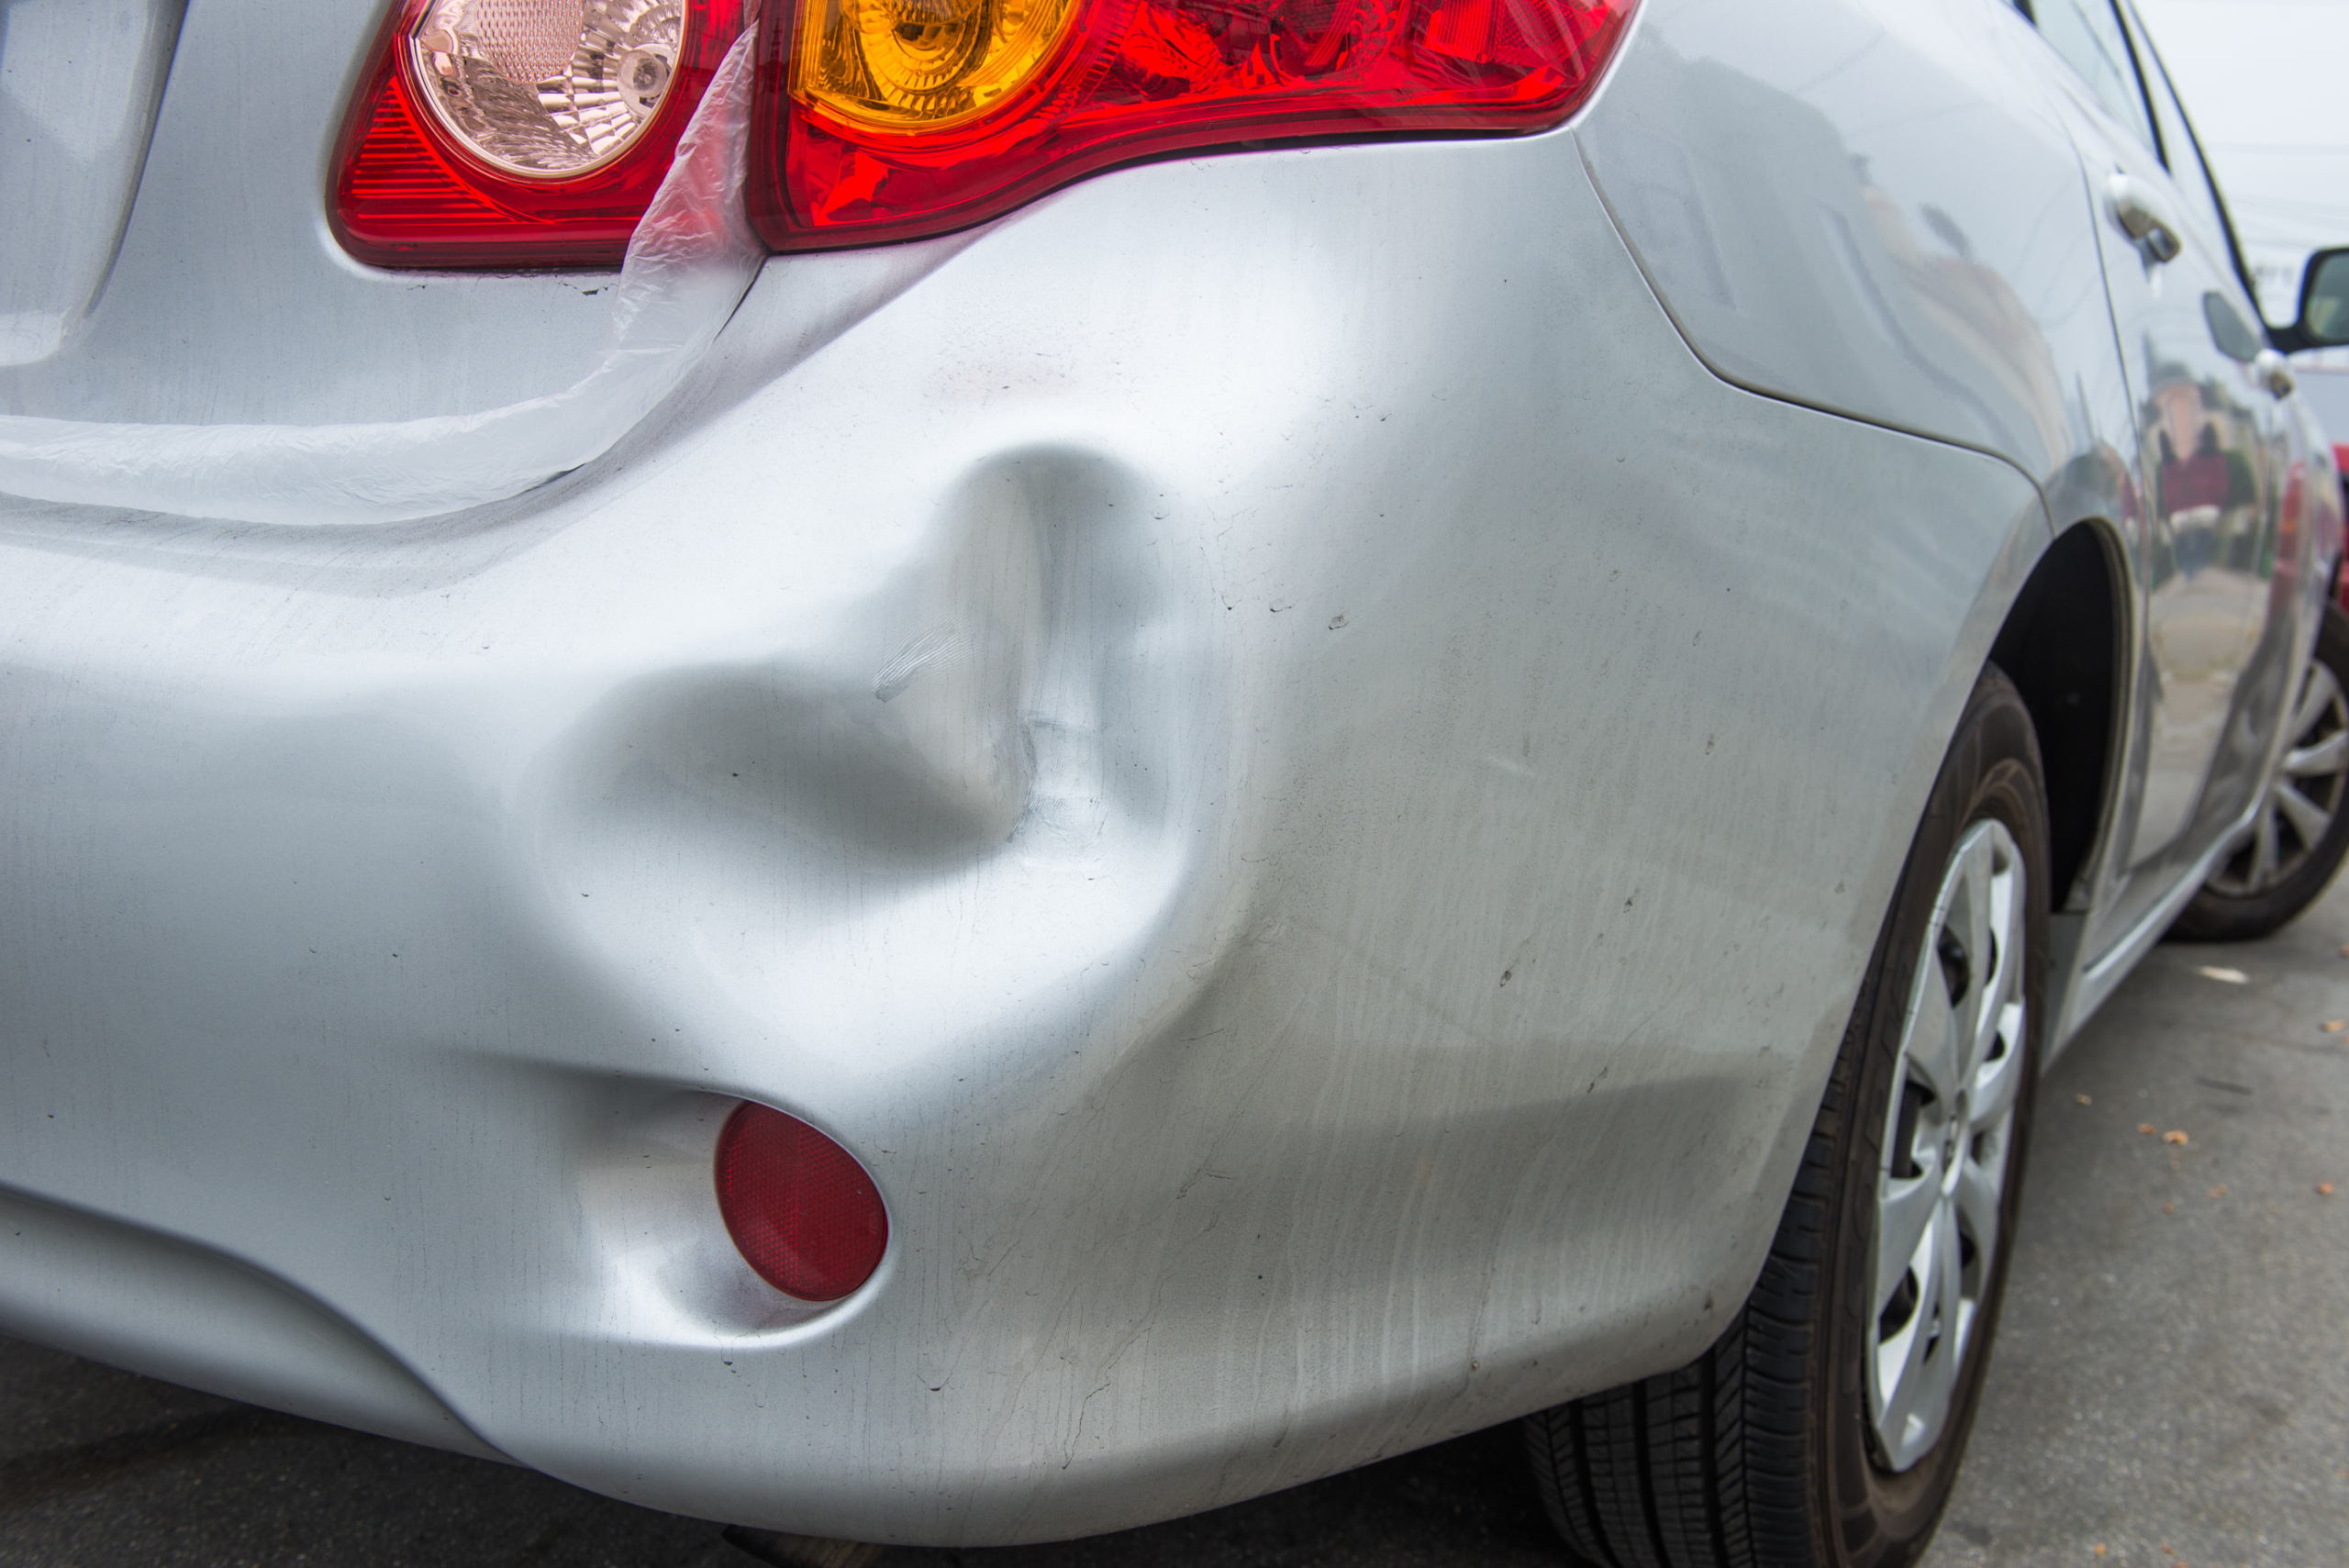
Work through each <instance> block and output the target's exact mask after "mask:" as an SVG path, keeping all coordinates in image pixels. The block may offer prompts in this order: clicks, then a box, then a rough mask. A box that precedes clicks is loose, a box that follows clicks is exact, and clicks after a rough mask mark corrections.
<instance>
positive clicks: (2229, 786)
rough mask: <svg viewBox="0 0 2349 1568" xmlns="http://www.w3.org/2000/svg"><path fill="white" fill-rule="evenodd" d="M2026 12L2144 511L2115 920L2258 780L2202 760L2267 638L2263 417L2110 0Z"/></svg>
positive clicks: (2224, 262) (2221, 268) (2269, 431)
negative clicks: (2108, 319) (2079, 172)
mask: <svg viewBox="0 0 2349 1568" xmlns="http://www.w3.org/2000/svg"><path fill="white" fill-rule="evenodd" d="M2033 17H2034V20H2036V22H2037V23H2038V26H2039V30H2040V33H2041V35H2042V36H2043V38H2044V39H2046V40H2047V42H2048V43H2049V45H2050V46H2051V47H2052V48H2053V49H2054V51H2055V53H2056V54H2058V55H2059V56H2061V57H2062V58H2063V59H2064V61H2065V62H2066V63H2067V64H2068V65H2070V66H2071V68H2072V71H2071V72H2070V74H2069V76H2068V78H2067V84H2068V86H2069V89H2070V92H2069V97H2070V100H2071V101H2070V103H2069V105H2068V110H2069V112H2068V119H2069V122H2070V124H2071V126H2072V128H2073V133H2074V135H2075V137H2076V139H2077V140H2078V142H2079V146H2080V153H2081V158H2082V161H2083V163H2084V165H2085V167H2086V172H2087V178H2088V181H2089V183H2090V187H2091V192H2090V194H2091V195H2092V197H2093V198H2094V199H2095V201H2096V202H2097V205H2098V206H2099V211H2100V213H2101V215H2102V217H2103V218H2104V222H2103V223H2102V224H2101V226H2100V229H2099V239H2100V240H2101V242H2102V244H2103V254H2104V264H2105V276H2106V284H2107V288H2108V291H2109V293H2110V298H2111V304H2112V315H2113V325H2114V328H2115V331H2116V334H2117V336H2118V339H2119V343H2120V349H2121V360H2122V362H2123V366H2124V369H2125V373H2126V375H2127V378H2128V384H2129V391H2130V398H2131V402H2132V406H2133V408H2134V411H2135V437H2136V444H2137V450H2136V452H2135V454H2134V457H2135V463H2134V467H2135V473H2136V479H2137V485H2138V493H2139V496H2140V498H2141V506H2140V514H2141V515H2140V516H2139V517H2137V518H2136V519H2133V520H2132V519H2121V521H2122V523H2123V526H2124V528H2126V529H2127V530H2128V532H2129V535H2130V538H2131V539H2132V544H2133V545H2134V546H2135V547H2136V548H2135V550H2134V554H2135V560H2134V561H2133V562H2132V570H2133V573H2134V576H2135V582H2134V584H2132V587H2133V592H2134V596H2135V598H2136V601H2137V603H2136V609H2137V624H2138V628H2139V630H2138V636H2139V646H2138V648H2137V650H2136V652H2137V654H2138V655H2139V657H2138V658H2137V660H2136V672H2137V673H2136V681H2137V692H2136V700H2135V702H2134V703H2133V704H2132V715H2133V721H2134V724H2135V727H2136V728H2135V731H2134V733H2133V734H2132V736H2131V737H2130V738H2129V739H2130V751H2131V752H2132V755H2133V758H2134V760H2135V764H2136V765H2135V766H2134V767H2132V769H2130V770H2129V772H2128V773H2127V774H2126V775H2124V795H2123V797H2122V799H2121V802H2120V813H2119V817H2118V821H2117V826H2118V828H2119V832H2118V834H2117V836H2116V839H2115V840H2114V844H2115V849H2116V851H2117V859H2116V860H2115V862H2113V865H2112V868H2111V869H2112V870H2113V871H2114V872H2115V873H2119V874H2120V875H2121V876H2122V877H2124V878H2125V879H2126V881H2127V882H2128V884H2130V885H2127V886H2123V887H2120V888H2117V889H2116V890H2115V894H2116V895H2115V898H2114V900H2113V903H2112V906H2110V907H2111V914H2112V915H2113V916H2114V917H2117V918H2118V919H2119V920H2120V921H2121V923H2123V924H2125V923H2126V919H2127V917H2129V916H2130V915H2132V914H2133V913H2135V912H2136V911H2138V910H2141V909H2143V907H2145V906H2148V905H2149V904H2150V903H2151V902H2152V901H2153V900H2154V898H2156V897H2158V896H2159V895H2160V893H2161V892H2162V891H2163V890H2164V889H2165V887H2166V885H2167V884H2169V883H2170V882H2172V881H2174V880H2175V877H2174V876H2173V875H2169V874H2165V868H2168V867H2173V866H2177V865H2180V864H2183V863H2187V862H2199V857H2200V856H2201V855H2202V854H2203V853H2204V852H2206V851H2208V849H2209V848H2210V843H2211V842H2212V841H2213V840H2215V838H2216V837H2217V836H2218V835H2221V834H2223V833H2225V832H2227V831H2229V830H2230V829H2231V828H2232V827H2233V825H2234V819H2235V818H2236V817H2238V816H2239V815H2240V814H2241V812H2242V811H2243V809H2244V808H2246V807H2247V806H2249V804H2250V798H2251V792H2252V791H2253V790H2254V788H2256V787H2257V784H2258V783H2259V780H2258V779H2257V777H2256V776H2245V775H2246V773H2250V774H2252V775H2255V773H2256V770H2255V769H2254V770H2243V769H2239V768H2232V769H2222V770H2221V769H2214V764H2215V763H2217V762H2219V761H2220V759H2221V753H2222V748H2223V746H2224V743H2225V741H2226V740H2227V738H2228V731H2229V720H2230V717H2231V716H2232V715H2233V714H2234V713H2235V712H2236V711H2237V710H2238V708H2239V707H2240V706H2242V699H2243V697H2244V696H2245V695H2247V693H2246V690H2245V681H2244V677H2245V673H2246V672H2247V671H2248V670H2249V669H2250V668H2251V666H2252V663H2253V658H2254V653H2255V652H2256V651H2257V650H2258V649H2259V648H2260V646H2261V644H2262V641H2263V639H2264V638H2265V636H2266V631H2267V608H2268V604H2269V599H2270V594H2269V584H2270V580H2271V579H2272V578H2273V576H2274V573H2275V569H2276V526H2277V502H2278V498H2279V492H2280V489H2281V486H2280V485H2279V484H2277V480H2276V475H2275V472H2274V470H2275V463H2274V459H2273V444H2274V440H2275V438H2276V432H2277V419H2276V411H2275V404H2274V399H2273V398H2272V396H2270V395H2269V394H2268V393H2267V391H2266V388H2265V386H2264V385H2263V384H2262V383H2261V381H2260V378H2259V376H2258V374H2257V373H2256V372H2255V371H2254V362H2253V361H2254V359H2255V358H2256V356H2257V355H2258V353H2259V351H2260V350H2261V349H2262V348H2263V347H2265V342H2264V339H2263V337H2262V335H2261V333H2260V331H2259V328H2257V327H2256V326H2255V325H2254V323H2255V322H2256V321H2257V320H2258V317H2257V314H2256V311H2255V308H2254V306H2253V304H2252V301H2251V298H2250V295H2248V294H2247V293H2246V292H2245V291H2244V289H2243V284H2242V283H2241V280H2240V279H2239V278H2238V277H2237V275H2236V272H2235V269H2234V265H2233V260H2232V251H2231V249H2230V246H2229V242H2228V239H2227V235H2226V232H2225V229H2224V228H2223V219H2222V218H2221V217H2219V216H2218V208H2217V206H2216V203H2215V200H2214V199H2213V198H2212V197H2211V195H2210V188H2209V185H2208V183H2207V181H2206V180H2205V178H2204V176H2203V174H2202V172H2201V170H2200V167H2199V163H2197V162H2194V161H2192V160H2193V158H2194V152H2193V149H2192V146H2191V143H2190V141H2189V140H2188V139H2187V138H2186V137H2185V136H2184V134H2183V128H2182V126H2179V127H2176V128H2174V129H2173V131H2172V135H2171V136H2170V137H2169V138H2167V139H2165V137H2164V136H2163V135H2162V131H2161V128H2160V125H2159V122H2158V121H2157V120H2156V117H2155V115H2154V106H2153V101H2152V99H2151V97H2150V95H2149V94H2148V92H2147V89H2146V85H2145V81H2144V78H2143V76H2141V74H2140V71H2139V62H2138V59H2137V51H2136V50H2135V49H2133V48H2132V40H2131V39H2130V36H2129V34H2128V33H2127V31H2126V30H2125V29H2124V25H2123V23H2122V20H2121V15H2120V13H2119V11H2118V10H2117V9H2116V7H2115V6H2114V4H2113V0H2037V3H2036V5H2035V6H2033ZM2168 107H2170V106H2168V105H2166V104H2165V108H2168ZM2169 117H2172V116H2165V118H2169ZM2171 140H2175V141H2177V142H2179V143H2180V144H2181V145H2178V146H2176V147H2170V146H2167V145H2166V142H2167V141H2171ZM2198 187H2199V188H2198ZM2266 728H2268V727H2267V726H2265V725H2263V726H2261V727H2260V729H2261V733H2262V734H2263V735H2264V734H2265V733H2266Z"/></svg>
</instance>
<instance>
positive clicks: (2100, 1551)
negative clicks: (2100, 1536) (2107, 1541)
mask: <svg viewBox="0 0 2349 1568" xmlns="http://www.w3.org/2000/svg"><path fill="white" fill-rule="evenodd" d="M2096 1554H2097V1555H2098V1556H2099V1557H2101V1556H2103V1555H2104V1542H2102V1541H2100V1540H2099V1541H2098V1542H2097V1543H2096Z"/></svg>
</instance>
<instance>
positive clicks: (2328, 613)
mask: <svg viewBox="0 0 2349 1568" xmlns="http://www.w3.org/2000/svg"><path fill="white" fill-rule="evenodd" d="M2292 695H2293V703H2292V712H2291V716H2290V717H2289V718H2288V719H2287V720H2286V725H2287V728H2288V734H2287V735H2286V737H2285V743H2284V755H2283V756H2282V758H2281V759H2279V760H2278V761H2277V764H2276V776H2275V777H2274V778H2273V779H2271V780H2269V781H2268V784H2267V793H2266V795H2265V796H2264V797H2262V799H2261V800H2260V803H2259V814H2258V816H2257V817H2254V818H2253V820H2252V829H2251V837H2250V838H2249V839H2247V840H2244V842H2243V847H2242V848H2240V849H2238V850H2237V851H2235V852H2234V854H2233V855H2232V856H2231V857H2230V858H2229V859H2228V861H2227V862H2226V864H2224V865H2222V866H2221V867H2220V868H2219V869H2218V870H2217V871H2216V872H2214V873H2211V876H2210V881H2209V882H2207V883H2205V884H2203V886H2202V891H2201V892H2199V893H2198V894H2196V895H2194V901H2193V902H2192V903H2190V904H2188V906H2186V907H2185V909H2184V910H2183V911H2181V912H2180V913H2179V915H2178V917H2177V921H2176V924H2175V925H2173V926H2172V927H2171V928H2170V933H2171V934H2172V935H2173V936H2178V937H2185V938H2188V940H2194V941H2206V942H2243V941H2250V940H2254V938H2258V937H2264V936H2266V935H2267V934H2268V933H2269V932H2270V931H2273V930H2275V929H2277V928H2278V927H2281V926H2283V925H2285V924H2287V923H2288V921H2290V920H2291V919H2292V917H2294V916H2296V915H2298V914H2299V912H2300V911H2301V910H2303V909H2305V908H2307V907H2308V906H2310V905H2311V904H2313V903H2315V902H2316V899H2317V895H2319V894H2321V893H2322V892H2323V891H2324V890H2325V886H2326V884H2329V883H2331V882H2332V873H2334V872H2336V871H2339V870H2340V869H2341V859H2342V856H2343V853H2344V852H2349V616H2344V615H2343V614H2342V613H2341V611H2340V609H2339V608H2338V607H2337V606H2333V605H2329V604H2328V605H2327V606H2324V624H2323V625H2322V626H2321V627H2320V628H2317V635H2316V647H2315V648H2314V649H2313V650H2312V651H2310V654H2309V661H2308V663H2307V664H2306V666H2304V667H2303V668H2302V669H2301V671H2300V679H2299V684H2298V685H2297V686H2295V687H2294V689H2293V694H2292Z"/></svg>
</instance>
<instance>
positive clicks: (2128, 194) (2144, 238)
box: [2105, 170, 2186, 261]
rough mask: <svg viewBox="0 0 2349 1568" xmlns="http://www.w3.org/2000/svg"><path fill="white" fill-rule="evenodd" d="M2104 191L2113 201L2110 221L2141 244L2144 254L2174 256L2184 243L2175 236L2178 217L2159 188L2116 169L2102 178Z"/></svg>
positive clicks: (2159, 257)
mask: <svg viewBox="0 0 2349 1568" xmlns="http://www.w3.org/2000/svg"><path fill="white" fill-rule="evenodd" d="M2105 194H2106V195H2107V196H2108V197H2109V198H2110V201H2111V204H2112V221H2113V222H2115V223H2117V224H2119V225H2120V226H2121V232H2122V233H2123V234H2126V235H2127V236H2128V237H2129V238H2130V239H2133V240H2135V241H2136V242H2137V243H2138V244H2139V245H2141V246H2143V248H2144V251H2145V254H2146V255H2148V256H2151V257H2152V258H2153V259H2154V261H2176V260H2177V253H2178V252H2179V251H2180V250H2185V249H2186V247H2185V245H2184V244H2183V243H2182V242H2180V240H2179V239H2178V238H2177V220H2176V218H2174V217H2171V216H2170V211H2169V203H2168V202H2166V201H2165V200H2163V199H2162V196H2161V195H2160V193H2159V192H2157V191H2155V190H2154V188H2153V187H2152V186H2151V185H2149V184H2147V183H2145V182H2144V181H2143V180H2137V179H2132V178H2131V177H2130V176H2128V175H2126V174H2123V173H2121V172H2119V171H2117V170H2116V171H2115V172H2113V175H2112V178H2111V179H2110V180H2108V181H2106V182H2105Z"/></svg>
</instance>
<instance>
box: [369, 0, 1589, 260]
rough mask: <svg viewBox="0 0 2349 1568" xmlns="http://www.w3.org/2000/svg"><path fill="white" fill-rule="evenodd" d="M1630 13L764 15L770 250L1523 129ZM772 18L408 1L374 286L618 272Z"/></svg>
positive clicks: (933, 6)
mask: <svg viewBox="0 0 2349 1568" xmlns="http://www.w3.org/2000/svg"><path fill="white" fill-rule="evenodd" d="M1635 3H1636V0H764V10H763V17H762V20H761V37H760V39H759V41H758V44H757V49H758V57H759V71H758V95H757V105H756V112H755V114H754V116H753V119H752V123H751V136H750V140H751V146H750V172H749V181H748V189H747V191H746V193H745V194H746V199H747V202H748V205H749V209H750V217H751V221H752V223H753V224H754V226H755V227H756V228H757V229H758V232H759V234H760V237H761V238H762V239H764V240H765V241H766V243H767V244H768V245H770V246H772V247H773V248H774V249H776V250H821V249H829V248H832V247H837V246H845V245H864V244H872V243H874V242H877V241H883V240H892V239H913V238H916V237H918V236H922V235H930V234H939V233H943V232H946V231H948V230H950V229H954V228H963V227H965V226H967V225H969V224H973V223H976V222H978V221H980V220H982V219H985V218H989V217H996V216H997V215H998V214H1001V213H1004V212H1008V211H1009V210H1010V209H1011V208H1013V207H1015V206H1019V204H1021V203H1022V202H1026V201H1029V200H1031V199H1033V198H1034V197H1036V196H1038V195H1042V194H1043V193H1044V192H1046V191H1049V190H1052V189H1053V188H1055V187H1056V186H1060V185H1063V184H1066V183H1069V182H1071V181H1073V180H1077V179H1081V178H1083V177H1084V176H1085V175H1087V174H1090V173H1094V172H1097V171H1099V170H1102V169H1106V168H1108V167H1110V166H1112V165H1115V164H1120V163H1131V162H1135V161H1140V160H1142V159H1148V158H1155V157H1163V156H1165V155H1168V154H1171V153H1178V152H1193V151H1201V150H1209V149H1214V148H1228V147H1234V146H1240V145H1250V146H1253V145H1258V144H1261V143H1264V142H1268V141H1310V140H1343V139H1361V138H1365V137H1374V136H1395V135H1429V134H1438V133H1442V134H1459V133H1474V134H1485V135H1498V134H1508V133H1514V132H1520V131H1529V130H1539V129H1542V128H1546V127H1549V126H1553V125H1555V124H1557V123H1558V122H1559V121H1561V120H1563V119H1564V118H1565V117H1566V116H1567V115H1569V114H1571V113H1573V112H1574V110H1575V107H1576V106H1579V105H1580V104H1581V103H1582V101H1583V100H1584V99H1585V98H1586V96H1588V95H1589V93H1590V90H1591V88H1592V86H1593V84H1594V83H1596V82H1597V80H1598V75H1599V72H1601V71H1602V70H1603V69H1604V68H1605V66H1606V64H1607V61H1608V60H1609V57H1610V55H1611V54H1612V53H1613V51H1614V50H1615V46H1616V44H1617V43H1618V42H1619V41H1620V39H1621V38H1622V34H1623V29H1624V27H1625V25H1626V23H1627V22H1628V20H1629V18H1630V16H1631V9H1632V6H1633V5H1634V4H1635ZM760 4H761V0H398V4H397V5H395V8H394V11H393V14H392V17H391V19H390V22H389V24H388V25H387V26H386V28H385V29H384V35H383V37H382V39H380V40H379V42H378V44H377V47H376V50H375V53H374V56H373V61H372V62H371V64H370V66H369V69H368V71H367V72H366V73H365V75H364V76H363V78H362V83H363V85H362V91H361V93H360V95H359V96H358V97H357V98H356V99H355V100H354V101H353V103H352V105H351V114H350V117H349V120H348V123H347V124H346V126H345V128H344V131H343V137H342V142H341V146H340V150H339V153H338V156H337V158H336V161H335V168H336V171H337V173H336V183H335V188H334V191H333V220H334V227H335V231H336V233H337V234H338V235H339V236H340V238H341V239H342V241H343V243H344V245H345V246H347V247H348V248H349V249H350V250H351V252H352V253H353V254H354V255H357V256H359V257H360V258H362V260H365V261H373V262H375V263H377V264H379V265H384V266H410V267H509V268H510V267H561V266H611V265H614V264H617V263H618V261H619V260H620V258H621V255H622V252H623V251H624V250H625V248H626V246H627V242H628V238H629V231H630V230H631V229H632V228H634V226H635V224H636V222H637V220H638V219H639V218H640V217H642V216H643V214H644V211H645V208H646V206H648V205H649V204H650V203H651V199H652V195H653V193H654V191H655V190H656V189H658V187H659V185H660V183H661V180H662V176H663V175H664V174H665V173H666V172H668V167H669V161H670V159H671V158H672V156H673V155H674V151H675V149H676V145H677V139H678V136H679V134H680V133H681V132H682V131H683V130H684V128H685V121H686V119H687V118H688V117H690V116H691V114H692V112H693V109H694V106H695V105H696V103H698V101H699V100H700V97H701V95H702V91H703V89H704V88H705V87H706V86H707V84H708V82H709V78H710V75H711V73H712V72H713V71H715V69H716V68H717V65H718V61H719V60H720V58H721V57H722V56H723V55H724V53H725V50H726V48H727V46H728V44H729V42H730V41H731V39H733V38H734V36H735V35H736V33H737V32H738V31H739V30H740V24H741V22H742V20H743V13H744V11H745V9H746V8H756V7H757V6H759V5H760Z"/></svg>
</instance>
